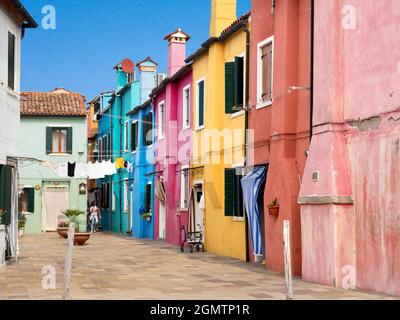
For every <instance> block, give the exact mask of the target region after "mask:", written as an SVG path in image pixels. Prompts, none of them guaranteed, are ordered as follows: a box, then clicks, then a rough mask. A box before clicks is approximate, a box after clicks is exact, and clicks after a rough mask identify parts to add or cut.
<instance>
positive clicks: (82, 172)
mask: <svg viewBox="0 0 400 320" xmlns="http://www.w3.org/2000/svg"><path fill="white" fill-rule="evenodd" d="M88 171H89V164H88V163H82V162H79V163H77V164H76V167H75V178H78V179H85V178H87V177H88V175H89V174H88Z"/></svg>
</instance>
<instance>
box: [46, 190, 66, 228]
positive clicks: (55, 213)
mask: <svg viewBox="0 0 400 320" xmlns="http://www.w3.org/2000/svg"><path fill="white" fill-rule="evenodd" d="M67 208H68V189H67V188H45V189H44V190H43V220H42V221H43V230H44V231H55V230H57V227H58V217H59V215H62V213H61V212H62V211H64V210H66V209H67Z"/></svg>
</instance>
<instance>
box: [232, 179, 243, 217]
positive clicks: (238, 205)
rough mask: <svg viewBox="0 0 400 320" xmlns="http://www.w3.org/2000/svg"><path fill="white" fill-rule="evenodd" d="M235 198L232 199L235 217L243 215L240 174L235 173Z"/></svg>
mask: <svg viewBox="0 0 400 320" xmlns="http://www.w3.org/2000/svg"><path fill="white" fill-rule="evenodd" d="M234 180H235V187H234V188H235V199H234V204H235V210H234V212H235V213H234V216H235V217H243V213H244V212H243V211H244V210H243V192H242V185H241V181H242V176H241V175H235V178H234Z"/></svg>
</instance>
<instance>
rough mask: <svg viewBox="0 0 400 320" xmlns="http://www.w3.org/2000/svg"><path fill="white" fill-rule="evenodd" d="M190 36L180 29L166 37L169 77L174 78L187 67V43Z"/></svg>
mask: <svg viewBox="0 0 400 320" xmlns="http://www.w3.org/2000/svg"><path fill="white" fill-rule="evenodd" d="M189 39H190V36H189V35H188V34H187V33H185V32H184V31H183V30H182V29H178V30H176V31H174V32H172V33H170V34H168V35H166V36H165V37H164V40H168V77H171V76H173V75H174V74H175V73H176V72H177V71H178V70H179V69H181V68H182V67H184V66H185V59H186V43H187V42H188V41H189Z"/></svg>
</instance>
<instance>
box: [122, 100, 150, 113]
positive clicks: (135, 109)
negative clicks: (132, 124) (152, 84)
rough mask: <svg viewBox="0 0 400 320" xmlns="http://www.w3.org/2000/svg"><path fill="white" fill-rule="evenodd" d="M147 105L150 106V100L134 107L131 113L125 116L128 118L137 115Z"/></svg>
mask: <svg viewBox="0 0 400 320" xmlns="http://www.w3.org/2000/svg"><path fill="white" fill-rule="evenodd" d="M149 104H151V99H148V100H146V101H145V102H143V103H142V104H141V105H140V106H137V107H134V108H133V109H132V110H131V111H129V112H128V113H127V114H126V115H127V116H130V115H132V114H135V113H137V112H138V111H139V110H141V109H144V108H146V107H147V106H148V105H149Z"/></svg>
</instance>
